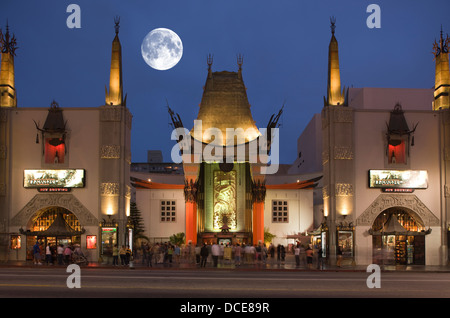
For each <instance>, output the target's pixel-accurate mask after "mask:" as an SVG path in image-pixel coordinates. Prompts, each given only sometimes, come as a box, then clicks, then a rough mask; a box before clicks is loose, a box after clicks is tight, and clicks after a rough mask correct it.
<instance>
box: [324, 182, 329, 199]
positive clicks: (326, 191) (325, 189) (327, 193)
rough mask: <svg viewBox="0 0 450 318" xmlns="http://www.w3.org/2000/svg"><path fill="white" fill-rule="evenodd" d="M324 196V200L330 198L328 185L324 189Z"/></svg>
mask: <svg viewBox="0 0 450 318" xmlns="http://www.w3.org/2000/svg"><path fill="white" fill-rule="evenodd" d="M322 195H323V198H324V199H327V198H329V197H330V192H329V191H328V185H324V186H323V188H322Z"/></svg>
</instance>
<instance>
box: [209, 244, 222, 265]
mask: <svg viewBox="0 0 450 318" xmlns="http://www.w3.org/2000/svg"><path fill="white" fill-rule="evenodd" d="M211 254H212V258H213V263H214V267H217V263H218V261H219V255H220V246H219V245H218V244H217V243H214V244H213V246H212V247H211Z"/></svg>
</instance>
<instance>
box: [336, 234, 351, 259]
mask: <svg viewBox="0 0 450 318" xmlns="http://www.w3.org/2000/svg"><path fill="white" fill-rule="evenodd" d="M338 246H340V247H342V256H343V257H353V231H338Z"/></svg>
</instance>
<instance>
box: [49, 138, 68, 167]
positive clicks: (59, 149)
mask: <svg viewBox="0 0 450 318" xmlns="http://www.w3.org/2000/svg"><path fill="white" fill-rule="evenodd" d="M65 153H66V144H65V143H64V139H63V138H62V137H61V138H45V163H49V164H58V163H64V157H65Z"/></svg>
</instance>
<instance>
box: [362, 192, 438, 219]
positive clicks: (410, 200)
mask: <svg viewBox="0 0 450 318" xmlns="http://www.w3.org/2000/svg"><path fill="white" fill-rule="evenodd" d="M392 207H404V208H407V209H409V210H411V211H413V212H414V213H416V214H417V216H418V217H420V219H421V221H422V222H423V225H424V226H438V225H439V219H438V218H437V217H436V216H435V215H434V214H433V213H432V212H431V211H430V210H429V209H428V208H427V207H426V205H425V204H423V202H422V201H420V199H419V198H418V197H417V196H416V195H414V194H380V195H379V196H378V197H377V198H376V200H375V201H373V202H372V204H371V205H370V206H369V207H368V208H367V209H366V210H365V211H364V212H363V213H362V214H361V215H360V216H359V217H358V218H357V219H356V224H357V225H369V226H371V225H372V224H373V222H374V221H375V219H376V218H377V216H378V215H379V214H380V213H381V212H383V211H384V210H386V209H389V208H392Z"/></svg>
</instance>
